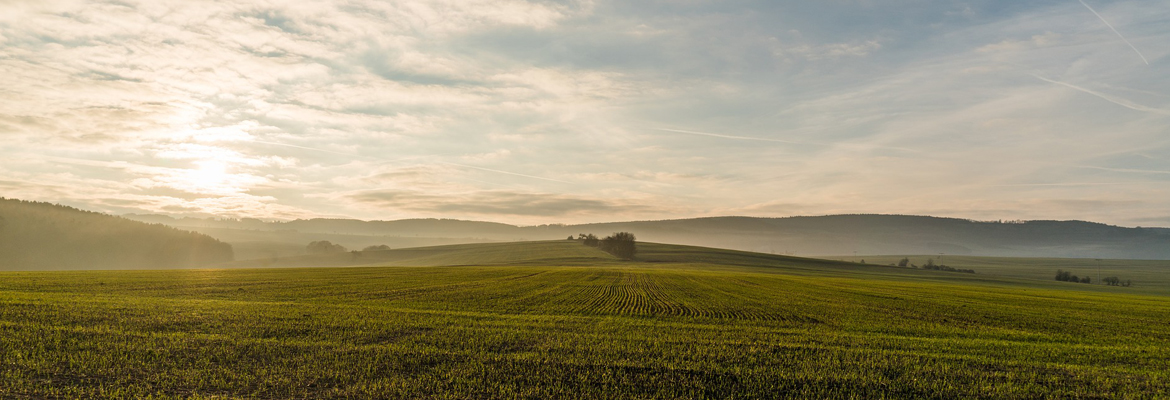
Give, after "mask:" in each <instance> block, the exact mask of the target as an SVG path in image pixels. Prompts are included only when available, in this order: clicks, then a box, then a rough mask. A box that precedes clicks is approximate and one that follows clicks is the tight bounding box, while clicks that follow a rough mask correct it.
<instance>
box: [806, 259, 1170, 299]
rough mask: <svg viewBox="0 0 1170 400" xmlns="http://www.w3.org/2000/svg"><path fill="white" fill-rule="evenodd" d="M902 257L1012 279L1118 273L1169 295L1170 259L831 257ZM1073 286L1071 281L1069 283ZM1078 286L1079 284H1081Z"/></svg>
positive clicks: (1136, 287) (1139, 288)
mask: <svg viewBox="0 0 1170 400" xmlns="http://www.w3.org/2000/svg"><path fill="white" fill-rule="evenodd" d="M903 257H906V258H909V259H910V262H911V263H914V264H916V265H923V264H925V263H926V260H927V259H933V260H934V262H935V263H943V264H946V265H948V266H951V267H955V268H970V269H974V270H975V271H976V272H977V273H979V274H982V275H988V276H995V277H1002V278H1009V279H1012V280H1018V281H1026V280H1054V279H1053V278H1054V277H1055V275H1056V270H1058V269H1059V270H1064V271H1071V272H1072V273H1073V274H1076V275H1078V276H1082V277H1084V276H1087V277H1090V278H1092V279H1093V284H1094V285H1100V284H1101V280H1100V279H1099V278H1098V277H1106V276H1116V277H1119V278H1121V280H1131V281H1133V287H1132V288H1130V289H1131V290H1129V291H1128V292H1138V293H1154V294H1163V295H1170V260H1109V259H1105V260H1096V259H1092V258H1023V257H979V256H953V255H929V256H927V255H910V256H888V255H887V256H852V257H828V258H831V259H836V260H842V261H853V262H857V261H862V260H864V261H865V262H867V263H871V264H881V265H887V264H895V263H897V262H898V260H901V259H902V258H903ZM1066 285H1072V283H1066ZM1078 285H1079V284H1078Z"/></svg>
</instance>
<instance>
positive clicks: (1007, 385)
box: [0, 241, 1170, 399]
mask: <svg viewBox="0 0 1170 400" xmlns="http://www.w3.org/2000/svg"><path fill="white" fill-rule="evenodd" d="M640 249H641V253H640V255H639V261H636V262H630V261H620V260H617V259H614V258H613V257H611V256H609V255H608V254H605V253H601V252H600V251H596V250H595V249H592V248H587V247H585V246H581V245H580V244H579V243H577V242H570V241H565V242H534V243H511V244H481V245H466V246H440V247H435V248H426V249H405V250H401V251H398V253H384V254H381V255H375V254H366V255H361V256H360V257H356V258H358V259H355V257H354V256H352V255H350V254H344V255H338V256H336V257H335V259H333V262H336V263H341V264H344V263H352V264H361V263H363V262H369V263H371V264H379V263H380V265H382V266H362V267H347V268H250V269H204V270H162V271H69V272H4V273H0V398H16V399H24V398H33V399H40V398H54V399H55V398H61V399H73V398H156V399H171V398H174V399H179V398H182V399H211V398H215V399H225V398H241V399H243V398H247V399H254V398H259V399H286V398H294V399H300V398H355V399H357V398H363V399H364V398H450V399H465V398H533V399H546V398H866V399H869V398H946V399H952V398H1009V399H1015V398H1020V399H1023V398H1027V399H1033V398H1158V397H1167V396H1170V317H1168V316H1170V301H1168V300H1170V298H1168V297H1166V296H1164V295H1161V294H1158V293H1150V292H1142V291H1135V290H1127V289H1133V288H1108V287H1095V286H1094V287H1091V288H1088V287H1087V286H1091V285H1070V284H1063V282H1050V281H1047V280H1041V279H1036V280H1026V279H1024V280H1022V279H1015V278H1010V277H994V276H985V275H983V274H974V275H972V274H959V273H948V272H941V271H924V270H913V269H901V268H890V267H882V266H875V265H858V264H851V263H843V262H833V261H824V260H810V259H799V258H791V257H782V256H772V255H763V254H754V253H742V252H733V251H724V250H715V249H703V248H696V247H686V246H668V245H655V244H645V245H640ZM392 252H393V251H392ZM408 253H409V254H408ZM344 257H349V258H348V260H349V261H344V260H346V258H344ZM362 257H365V258H364V259H362ZM477 259H482V260H489V261H491V262H484V263H483V264H490V265H475V264H476V262H475V260H477ZM302 261H303V260H302ZM325 261H328V260H325ZM281 262H285V261H281ZM281 262H278V263H275V264H277V265H280V263H281ZM443 264H445V265H443ZM419 265H425V266H419ZM1082 286H1084V287H1082Z"/></svg>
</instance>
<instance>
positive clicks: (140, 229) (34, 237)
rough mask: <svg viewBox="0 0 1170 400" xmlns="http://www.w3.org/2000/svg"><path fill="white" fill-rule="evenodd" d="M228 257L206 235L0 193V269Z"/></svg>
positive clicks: (167, 263)
mask: <svg viewBox="0 0 1170 400" xmlns="http://www.w3.org/2000/svg"><path fill="white" fill-rule="evenodd" d="M232 259H233V254H232V247H231V245H229V244H227V243H224V242H221V241H219V240H216V239H214V238H212V237H209V236H206V235H202V234H198V233H194V232H189V231H183V230H179V229H176V228H172V227H168V226H163V225H158V224H147V223H142V222H138V221H131V220H128V219H125V218H121V217H115V216H111V215H106V214H101V213H95V212H89V211H82V210H78V209H76V208H72V207H65V206H60V205H54V204H49V203H40V202H31V201H21V200H13V199H4V198H0V270H40V269H132V268H183V267H194V266H202V265H207V264H213V263H220V262H225V261H231V260H232Z"/></svg>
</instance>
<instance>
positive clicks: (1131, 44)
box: [1077, 0, 1150, 65]
mask: <svg viewBox="0 0 1170 400" xmlns="http://www.w3.org/2000/svg"><path fill="white" fill-rule="evenodd" d="M1077 1H1079V2H1081V5H1083V6H1085V8H1088V9H1089V11H1091V12H1093V15H1096V16H1097V18H1099V19H1100V20H1101V22H1104V23H1105V26H1108V27H1109V29H1112V30H1113V33H1116V34H1117V37H1119V38H1121V40H1122V41H1123V42H1125V44H1128V45H1129V48H1131V49H1133V52H1134V53H1137V55H1138V57H1141V58H1142V62H1144V63H1146V65H1150V62H1149V61H1147V60H1146V56H1144V55H1142V52H1140V51H1138V49H1137V47H1134V46H1133V43H1130V42H1129V39H1126V38H1125V36H1122V35H1121V32H1118V31H1117V29H1116V28H1114V27H1113V25H1112V24H1110V23H1109V21H1106V20H1105V17H1102V16H1101V14H1097V10H1094V9H1093V7H1089V4H1088V3H1085V0H1077Z"/></svg>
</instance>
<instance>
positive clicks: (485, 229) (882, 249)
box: [127, 215, 1170, 259]
mask: <svg viewBox="0 0 1170 400" xmlns="http://www.w3.org/2000/svg"><path fill="white" fill-rule="evenodd" d="M127 217H128V218H133V219H137V220H143V221H149V222H158V223H165V224H168V225H173V226H181V227H184V228H188V229H196V230H199V231H201V232H205V233H208V234H210V235H212V236H216V237H220V238H221V239H223V240H227V241H229V242H233V243H235V242H234V241H233V240H234V238H235V237H240V238H246V239H247V240H249V241H251V242H244V241H241V242H240V243H241V244H240V245H241V246H247V245H250V244H253V243H258V242H260V241H264V242H265V243H285V242H287V244H288V247H289V248H295V249H303V248H304V246H305V244H307V243H308V241H309V240H310V239H311V240H321V239H328V240H333V241H334V242H335V243H340V244H342V245H345V246H348V247H349V248H361V247H363V246H366V245H370V244H381V243H384V244H388V245H390V246H391V247H394V248H399V247H409V246H412V245H413V246H419V245H428V244H451V243H472V242H475V241H485V240H495V241H516V240H547V239H564V238H565V237H567V236H568V235H576V234H579V233H594V234H599V235H607V234H610V233H613V232H620V231H628V232H633V233H634V234H636V235H637V236H638V239H639V240H646V241H652V242H660V243H675V244H688V245H697V246H707V247H719V248H726V249H736V250H748V251H756V252H764V253H773V252H774V253H777V254H794V255H803V256H817V255H851V254H862V255H867V254H873V255H878V254H890V255H897V254H905V255H910V254H939V253H945V254H964V255H983V256H1005V257H1074V258H1134V259H1170V230H1167V229H1164V228H1127V227H1119V226H1112V225H1106V224H1100V223H1094V222H1085V221H1008V222H1003V221H971V220H966V219H959V218H940V217H929V216H911V215H828V216H815V217H787V218H756V217H711V218H691V219H677V220H664V221H631V222H612V223H599V224H583V225H556V224H554V225H540V226H525V227H520V226H513V225H507V224H500V223H491V222H477V221H458V220H439V219H412V220H398V221H358V220H343V219H313V220H296V221H288V222H264V221H260V220H232V219H191V218H184V219H174V218H170V217H166V216H151V215H129V216H127ZM244 233H246V234H247V235H244ZM342 235H353V236H348V237H347V236H342ZM422 238H430V239H429V240H437V239H436V238H447V239H448V240H447V241H444V242H438V241H436V242H435V243H415V242H409V243H408V242H405V240H406V239H417V240H421V239H422ZM417 240H415V241H416V242H417ZM285 255H287V254H285Z"/></svg>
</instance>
